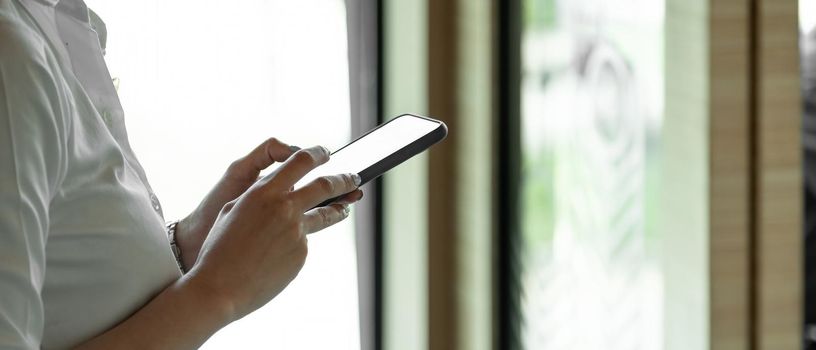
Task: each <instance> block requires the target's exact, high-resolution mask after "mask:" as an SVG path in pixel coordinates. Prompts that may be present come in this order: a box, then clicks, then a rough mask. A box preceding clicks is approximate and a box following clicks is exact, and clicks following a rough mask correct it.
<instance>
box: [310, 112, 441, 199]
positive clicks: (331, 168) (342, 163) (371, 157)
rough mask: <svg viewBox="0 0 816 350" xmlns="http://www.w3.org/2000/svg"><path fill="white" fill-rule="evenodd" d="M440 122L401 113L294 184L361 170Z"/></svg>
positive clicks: (436, 126)
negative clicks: (401, 114)
mask: <svg viewBox="0 0 816 350" xmlns="http://www.w3.org/2000/svg"><path fill="white" fill-rule="evenodd" d="M438 127H439V123H437V122H433V121H430V120H427V119H423V118H418V117H414V116H410V115H405V116H400V117H397V118H395V119H394V120H392V121H390V122H388V123H386V124H385V125H383V126H381V127H380V128H378V129H377V130H375V131H373V132H370V133H369V134H368V135H365V136H364V137H362V138H360V139H358V140H357V141H354V142H352V143H351V144H349V145H347V146H346V147H345V148H343V149H341V150H340V151H337V152H335V153H334V154H332V156H331V159H329V161H328V162H326V164H323V165H321V166H319V167H317V168H315V169H314V170H312V171H311V172H309V173H308V174H306V176H304V177H303V178H302V179H301V180H300V181H298V182H297V184H295V188H296V189H297V188H300V187H302V186H303V185H306V184H307V183H309V181H312V180H314V179H316V178H318V177H320V176H326V175H336V174H345V173H355V174H356V173H359V172H361V171H363V170H365V169H366V168H368V167H370V166H372V165H374V164H375V163H377V162H379V161H380V160H382V159H383V158H385V157H388V156H389V155H391V154H393V153H394V152H396V151H398V150H400V149H402V148H403V147H405V146H408V145H409V144H411V143H412V142H414V141H416V140H418V139H420V138H421V137H423V136H425V135H427V134H429V133H431V132H432V131H434V130H436V128H438Z"/></svg>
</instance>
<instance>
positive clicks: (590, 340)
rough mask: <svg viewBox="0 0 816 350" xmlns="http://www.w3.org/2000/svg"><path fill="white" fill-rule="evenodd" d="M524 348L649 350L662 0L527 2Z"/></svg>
mask: <svg viewBox="0 0 816 350" xmlns="http://www.w3.org/2000/svg"><path fill="white" fill-rule="evenodd" d="M523 5H524V7H523V16H524V27H523V36H522V120H521V122H522V128H521V130H522V178H523V183H522V197H521V198H522V244H521V247H522V252H521V253H522V255H521V263H522V280H521V284H522V285H521V287H522V305H521V308H522V317H523V328H522V334H521V337H522V343H523V344H524V346H525V348H527V349H627V350H628V349H659V348H662V347H663V344H662V342H663V339H662V332H663V328H662V324H663V314H662V305H663V293H662V278H661V269H660V259H659V251H658V248H659V246H660V244H659V240H660V239H661V237H660V233H659V232H656V231H655V227H656V225H655V221H656V220H655V219H656V218H655V213H656V204H657V197H656V196H657V195H658V194H657V192H656V190H657V187H656V181H657V179H658V178H659V174H658V173H657V172H658V170H659V167H658V161H659V154H660V153H659V151H660V129H661V119H662V110H663V32H664V7H663V6H664V4H663V1H661V0H613V1H597V0H524V2H523Z"/></svg>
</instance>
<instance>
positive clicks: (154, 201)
mask: <svg viewBox="0 0 816 350" xmlns="http://www.w3.org/2000/svg"><path fill="white" fill-rule="evenodd" d="M150 204H151V205H152V206H153V210H155V211H160V210H161V205H160V204H159V198H158V197H156V195H155V194H153V193H151V194H150Z"/></svg>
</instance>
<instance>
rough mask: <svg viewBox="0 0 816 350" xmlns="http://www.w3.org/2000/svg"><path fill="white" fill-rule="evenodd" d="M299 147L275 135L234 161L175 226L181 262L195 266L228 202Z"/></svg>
mask: <svg viewBox="0 0 816 350" xmlns="http://www.w3.org/2000/svg"><path fill="white" fill-rule="evenodd" d="M298 149H299V148H297V147H294V146H289V145H286V144H284V143H283V142H281V141H278V140H277V139H275V138H271V139H268V140H266V141H265V142H264V143H262V144H260V145H259V146H258V147H256V148H255V149H254V150H252V152H250V153H249V154H248V155H246V156H244V157H243V158H241V159H238V160H236V161H235V162H233V163H232V164H231V165H230V166H229V168H227V171H226V172H225V173H224V175H223V176H222V177H221V179H220V180H219V181H218V183H216V185H215V187H213V189H212V190H211V191H210V192H209V193H208V194H207V195H206V196H205V197H204V199H203V200H202V201H201V203H200V204H199V205H198V207H196V209H195V210H194V211H193V212H192V213H191V214H190V215H188V216H187V217H186V218H184V219H182V220H181V221H179V223H178V226H176V240H177V242H178V244H179V248H181V258H182V263H183V264H184V267H185V269H186V270H190V269H191V268H192V267H193V264H194V263H195V261H196V259H197V258H198V253H199V250H200V249H201V245H202V244H203V243H204V240H205V239H206V238H207V234H208V233H209V232H210V229H211V228H212V227H213V223H214V222H215V219H216V217H218V213H219V212H220V211H221V208H223V207H224V205H225V204H227V202H230V201H232V200H234V199H236V198H238V196H240V195H242V194H244V192H246V190H247V189H249V187H250V186H252V184H254V183H255V181H257V180H258V175H259V174H260V173H261V171H262V170H264V169H266V168H267V167H269V166H270V165H272V164H273V163H275V162H282V161H284V160H286V159H287V158H289V156H291V155H292V154H293V153H294V152H296V151H297V150H298ZM361 194H362V193H354V194H352V195H351V196H348V197H346V198H344V201H345V202H349V201H350V200H354V199H359V198H356V197H357V196H359V195H361Z"/></svg>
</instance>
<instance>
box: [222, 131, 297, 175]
mask: <svg viewBox="0 0 816 350" xmlns="http://www.w3.org/2000/svg"><path fill="white" fill-rule="evenodd" d="M298 149H299V148H298V147H297V146H289V145H287V144H285V143H283V142H281V141H280V140H278V139H276V138H274V137H273V138H270V139H268V140H266V141H264V143H262V144H260V145H258V147H255V149H253V150H252V151H251V152H249V154H247V155H246V156H244V157H242V158H240V159H238V160H236V161H235V162H233V163H232V165H231V166H230V168H229V169H228V170H227V172H228V173H229V175H230V177H238V178H248V179H252V180H255V179H256V178H257V177H258V174H259V173H260V172H261V170H264V169H266V168H268V167H269V166H270V165H272V164H274V163H275V162H282V161H284V160H286V159H287V158H289V156H291V155H292V153H295V151H297V150H298Z"/></svg>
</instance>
